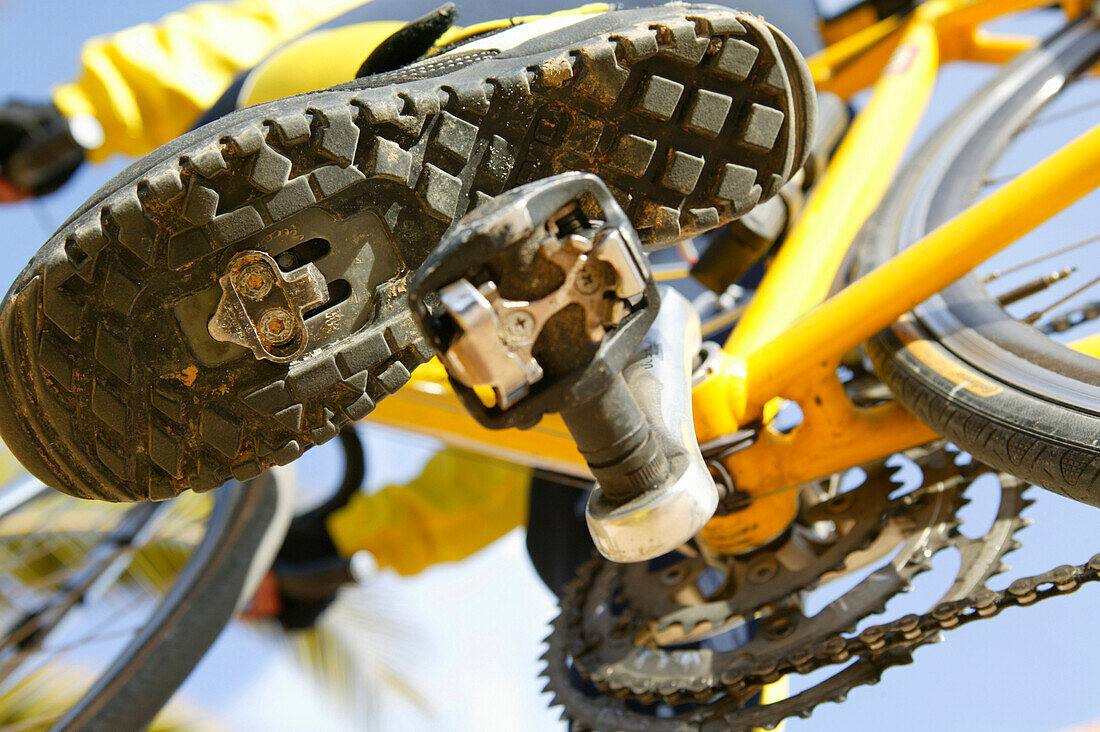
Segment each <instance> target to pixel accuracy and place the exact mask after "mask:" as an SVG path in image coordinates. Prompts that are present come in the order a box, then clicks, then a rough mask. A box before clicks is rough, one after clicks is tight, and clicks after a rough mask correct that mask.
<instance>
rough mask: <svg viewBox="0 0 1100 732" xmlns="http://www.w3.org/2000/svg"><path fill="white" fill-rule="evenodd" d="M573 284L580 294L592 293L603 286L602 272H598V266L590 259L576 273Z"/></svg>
mask: <svg viewBox="0 0 1100 732" xmlns="http://www.w3.org/2000/svg"><path fill="white" fill-rule="evenodd" d="M573 286H574V287H576V288H577V292H579V293H581V294H582V295H594V294H595V293H596V291H597V290H599V289H600V287H601V286H603V273H602V272H600V270H599V266H598V265H597V264H596V263H595V262H592V261H589V262H588V263H587V264H585V265H584V267H583V268H582V269H581V271H580V272H578V273H577V278H576V279H575V280H574V281H573Z"/></svg>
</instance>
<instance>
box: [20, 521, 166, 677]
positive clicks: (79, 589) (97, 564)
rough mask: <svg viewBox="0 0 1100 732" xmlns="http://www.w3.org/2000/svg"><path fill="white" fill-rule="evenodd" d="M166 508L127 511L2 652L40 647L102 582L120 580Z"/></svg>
mask: <svg viewBox="0 0 1100 732" xmlns="http://www.w3.org/2000/svg"><path fill="white" fill-rule="evenodd" d="M164 505H165V504H156V503H139V504H137V505H136V506H134V507H133V508H131V509H129V510H128V511H126V513H125V514H123V516H122V519H121V520H120V521H119V522H118V525H117V527H116V528H115V530H114V531H113V532H111V533H110V534H108V535H106V536H105V537H104V540H103V541H102V542H100V543H99V544H98V545H96V546H95V547H93V548H92V549H91V551H89V552H88V554H87V559H86V560H85V564H84V566H83V567H82V568H81V569H80V571H79V572H77V573H75V574H74V575H73V576H72V577H71V578H69V579H67V580H66V581H65V583H64V584H63V585H62V587H61V588H60V591H59V592H58V593H57V594H55V595H54V596H53V597H52V598H50V599H49V600H47V601H46V602H44V603H43V604H42V605H41V606H39V607H38V608H37V609H36V610H34V611H33V612H31V613H28V614H27V615H25V616H24V617H23V618H22V619H21V620H20V621H19V622H18V623H17V624H16V627H15V628H14V629H13V631H12V632H11V634H10V635H9V636H8V637H7V638H5V639H4V640H3V641H0V651H9V650H10V649H11V648H12V647H13V646H18V647H20V648H25V647H26V646H27V645H28V644H30V645H36V646H40V645H41V644H42V642H43V641H44V640H45V637H46V635H48V634H49V632H50V631H51V630H53V629H54V628H55V627H57V625H58V623H60V622H61V619H62V618H63V617H64V616H65V613H66V612H67V611H68V610H70V609H71V608H72V607H73V606H74V605H76V604H77V603H80V602H82V601H83V600H84V598H85V597H86V596H87V595H88V594H89V593H90V592H99V591H101V590H102V587H103V586H102V584H101V582H100V580H102V579H104V578H108V577H109V578H111V579H112V580H113V579H114V578H117V576H118V574H120V573H121V570H118V568H117V565H118V564H119V560H124V559H125V558H126V557H127V555H129V554H130V553H132V552H133V550H134V547H135V541H136V540H137V539H138V537H140V536H142V535H144V533H145V532H144V531H143V529H144V528H145V526H146V525H147V524H148V523H149V522H150V520H151V519H152V518H153V517H154V516H155V515H156V514H157V513H158V512H160V511H161V509H162V508H163V506H164ZM5 665H8V664H5ZM11 670H12V668H11V667H10V666H9V667H8V668H6V669H3V670H2V671H0V679H2V678H3V677H6V676H7V675H8V674H9V673H10V672H11Z"/></svg>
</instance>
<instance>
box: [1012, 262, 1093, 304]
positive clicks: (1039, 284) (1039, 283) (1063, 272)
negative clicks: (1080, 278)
mask: <svg viewBox="0 0 1100 732" xmlns="http://www.w3.org/2000/svg"><path fill="white" fill-rule="evenodd" d="M1076 271H1077V268H1076V267H1066V268H1065V269H1060V270H1058V271H1056V272H1051V273H1050V274H1048V275H1043V276H1042V277H1039V278H1037V279H1034V280H1032V281H1031V282H1025V283H1024V284H1022V285H1020V286H1019V287H1014V288H1012V289H1011V290H1009V291H1008V292H1006V293H1004V294H1003V295H998V296H997V302H999V303H1001V305H1011V304H1012V303H1014V302H1019V301H1020V300H1024V299H1026V298H1029V297H1031V296H1032V295H1038V294H1039V293H1040V292H1043V291H1044V290H1046V289H1047V288H1048V287H1050V286H1051V285H1053V284H1054V283H1055V282H1060V281H1061V280H1064V279H1065V278H1067V277H1069V276H1070V275H1071V274H1073V273H1074V272H1076Z"/></svg>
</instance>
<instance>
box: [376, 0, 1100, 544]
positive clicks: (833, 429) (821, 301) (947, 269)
mask: <svg viewBox="0 0 1100 732" xmlns="http://www.w3.org/2000/svg"><path fill="white" fill-rule="evenodd" d="M1047 4H1049V3H1047V2H1044V1H1043V0H931V1H930V2H927V3H925V4H923V5H921V6H919V7H918V8H917V9H916V10H914V11H913V12H911V13H909V14H908V15H907V16H904V17H902V16H894V17H891V18H887V19H885V20H882V21H879V22H877V23H875V24H873V25H869V26H867V27H865V28H862V29H860V30H858V31H856V32H855V33H853V34H852V35H849V36H847V37H846V38H844V39H842V40H841V41H839V42H837V43H835V44H833V45H831V46H829V47H828V48H827V49H825V50H824V51H822V52H821V53H819V54H817V55H816V56H814V57H813V58H811V59H810V67H811V70H812V72H813V75H814V79H815V82H816V84H817V86H818V88H819V89H821V90H827V91H832V92H834V93H836V94H839V95H840V96H842V97H844V98H849V97H851V95H853V94H855V93H856V92H858V91H860V90H862V89H864V88H866V87H868V86H869V85H871V84H873V92H872V96H871V99H870V101H869V102H868V104H867V105H866V107H865V108H864V110H863V111H862V112H861V113H860V115H859V116H858V117H857V118H856V120H855V122H854V123H853V125H852V127H851V129H850V130H849V132H848V134H847V135H846V137H845V139H844V141H843V142H842V144H841V146H840V147H839V149H838V150H837V152H836V154H835V155H834V157H833V159H832V161H831V163H830V166H829V168H828V170H827V172H826V174H825V176H824V178H823V179H822V180H821V181H820V183H819V184H818V186H817V188H816V189H815V191H814V193H813V195H812V197H811V199H810V201H809V202H808V204H807V206H806V209H805V211H804V212H803V214H802V216H801V218H800V219H799V220H798V222H797V223H796V225H795V226H794V228H793V229H792V230H791V232H790V233H789V235H788V236H787V239H786V241H785V242H784V244H783V246H782V248H781V249H780V251H779V253H778V255H777V256H776V257H775V259H774V260H773V261H772V263H771V265H770V266H769V268H768V271H767V274H766V276H765V278H764V280H763V282H762V283H761V285H760V287H759V289H758V290H757V292H756V294H755V296H754V297H753V299H752V302H751V303H750V305H749V307H748V309H747V310H746V312H745V313H744V315H743V316H742V318H741V319H740V321H739V322H738V324H737V326H736V328H735V330H734V332H733V334H732V335H731V337H730V339H729V341H728V342H727V343H726V345H725V347H724V350H723V359H724V363H723V366H722V368H720V369H719V370H718V371H716V372H715V373H714V374H712V375H711V376H710V377H709V378H708V379H707V380H706V381H705V382H704V383H702V384H700V385H699V386H698V387H696V389H695V391H694V394H693V409H694V416H695V426H696V431H697V433H698V437H699V440H700V441H707V440H711V439H713V438H716V437H719V436H721V435H725V434H730V433H732V432H734V431H736V430H737V429H738V428H739V427H741V426H744V425H748V424H752V423H758V422H759V423H763V424H764V425H765V427H764V429H762V430H761V434H760V437H759V439H758V440H757V441H756V442H755V443H754V444H753V445H752V446H751V447H749V448H747V449H745V450H742V451H740V452H737V453H735V454H733V455H731V456H729V457H728V458H727V459H726V460H725V465H726V468H727V469H728V470H729V472H730V474H731V476H732V477H733V480H734V484H735V485H736V486H737V488H738V490H739V491H743V492H745V493H747V494H749V495H750V496H751V497H752V498H753V499H754V500H753V501H752V502H751V503H750V504H749V506H748V508H746V509H744V510H742V511H739V512H736V513H733V514H730V515H728V516H724V517H716V518H714V519H712V520H711V522H710V523H709V524H708V525H707V527H706V528H705V529H704V531H703V538H704V539H705V540H706V542H707V543H708V545H709V546H710V547H711V548H712V549H714V550H716V551H721V552H734V551H739V550H742V549H746V548H749V547H752V546H755V545H758V544H761V543H763V542H765V541H767V540H769V539H771V538H772V537H774V536H775V535H776V534H778V533H779V532H780V531H782V530H783V529H784V528H785V527H786V526H787V525H788V524H789V523H790V521H791V520H792V518H793V516H794V513H795V511H796V510H797V491H795V490H792V488H795V487H797V486H799V485H800V484H802V483H805V482H806V481H809V480H813V479H816V478H820V477H822V476H825V475H829V474H831V473H834V472H837V471H841V470H844V469H847V468H849V467H852V466H856V465H860V464H863V463H866V462H868V461H870V460H873V459H876V458H880V457H883V456H886V455H890V454H892V453H894V452H898V451H900V450H904V449H907V448H910V447H913V446H915V445H919V444H921V443H924V442H927V441H929V440H932V439H934V438H935V436H936V435H935V434H934V433H933V432H932V431H931V430H930V429H929V428H927V427H926V426H924V425H923V424H922V423H921V422H919V421H918V420H917V419H916V418H915V417H913V416H912V415H911V414H910V413H909V412H907V411H906V410H905V409H904V408H902V407H901V406H900V405H899V404H897V403H895V402H890V403H887V404H883V405H879V406H875V407H871V408H860V407H856V406H855V405H853V404H852V403H851V402H850V400H849V399H848V398H847V396H846V394H845V392H844V389H843V387H842V386H841V384H840V382H839V380H838V379H837V376H836V369H837V366H838V365H839V363H840V360H841V358H842V357H843V356H844V355H845V354H847V353H848V352H849V351H851V350H852V349H853V348H855V347H857V346H858V345H859V344H860V343H862V342H863V341H865V340H867V339H868V338H869V337H871V336H872V335H874V334H875V333H877V332H879V331H880V330H882V329H883V328H886V327H887V326H889V325H890V324H891V323H893V322H894V321H895V320H897V319H898V318H900V317H901V316H903V315H904V314H905V313H906V312H908V311H909V310H910V309H912V308H913V307H914V306H915V305H917V304H919V303H920V302H922V301H924V300H926V299H927V298H929V297H930V296H932V295H934V294H935V293H936V292H939V291H940V290H942V289H944V288H945V287H947V286H948V285H950V284H951V283H952V282H954V281H955V280H957V279H958V278H960V277H962V276H963V275H964V274H966V273H967V272H969V271H971V270H973V269H974V267H975V266H977V265H978V264H980V263H981V262H982V261H984V260H985V259H987V258H989V257H990V256H992V255H993V254H994V253H996V252H997V251H999V250H1001V249H1002V248H1004V247H1005V246H1007V245H1008V244H1010V243H1011V242H1013V241H1015V240H1016V239H1018V238H1019V237H1021V236H1022V235H1023V234H1025V233H1027V232H1028V231H1030V230H1031V229H1033V228H1034V227H1036V226H1038V225H1039V224H1041V223H1042V222H1043V221H1045V220H1047V219H1048V218H1050V217H1051V216H1052V215H1054V214H1055V213H1057V212H1058V211H1060V210H1062V209H1063V208H1065V207H1066V206H1068V205H1070V204H1071V203H1073V202H1074V201H1076V200H1077V199H1079V198H1080V197H1081V196H1083V195H1085V194H1086V193H1088V192H1090V191H1091V190H1093V189H1094V188H1096V187H1098V186H1100V126H1097V127H1095V128H1093V129H1092V130H1091V131H1089V132H1087V133H1085V134H1084V135H1082V136H1081V137H1080V138H1078V139H1077V140H1075V141H1073V142H1071V143H1070V144H1069V145H1067V146H1065V147H1064V148H1063V149H1062V150H1061V151H1059V152H1057V153H1055V154H1054V155H1052V156H1050V157H1048V158H1047V159H1046V160H1044V161H1042V162H1041V163H1039V164H1038V165H1036V166H1035V167H1034V168H1032V169H1030V170H1028V171H1026V172H1025V173H1023V174H1021V175H1020V176H1018V177H1017V178H1015V179H1014V180H1013V181H1011V182H1010V183H1008V184H1006V185H1004V186H1003V187H1001V188H1000V189H998V190H997V191H996V192H994V193H993V194H991V195H990V196H988V197H987V198H985V199H983V200H982V201H980V202H979V203H977V204H975V205H974V206H973V207H971V208H970V209H969V210H967V211H965V212H964V213H962V214H960V215H959V216H958V217H956V218H955V219H953V220H952V221H950V222H948V223H946V224H944V225H943V226H941V227H940V228H939V229H937V230H936V231H933V232H932V233H930V234H928V235H927V236H926V237H925V238H924V239H922V240H921V241H919V242H917V243H916V244H914V245H913V246H912V247H910V248H909V249H907V250H905V251H904V252H902V253H901V254H899V255H898V256H896V257H895V258H894V259H892V260H891V261H890V262H888V263H886V264H885V265H883V266H882V267H880V268H879V269H877V270H875V271H874V272H872V273H870V274H868V275H867V276H865V277H863V278H862V279H860V280H858V281H856V282H854V283H852V284H850V285H848V286H847V287H845V288H844V289H842V290H840V291H839V292H837V293H836V294H833V295H832V296H830V292H831V291H832V290H833V289H834V286H835V283H836V282H837V281H838V279H839V276H840V272H839V271H840V269H841V266H842V263H843V261H844V259H845V256H846V254H847V252H848V250H849V248H850V246H851V244H852V241H853V240H854V238H855V236H856V233H857V232H858V231H859V229H860V227H861V226H862V225H863V223H864V222H865V221H866V220H867V218H868V217H869V216H870V215H871V213H872V212H873V211H874V209H875V207H876V206H877V205H878V203H879V201H880V200H881V199H882V197H883V195H884V194H885V192H886V189H887V187H888V186H889V184H890V182H891V180H892V178H893V175H894V172H895V170H896V168H897V166H898V164H899V162H900V160H901V158H902V155H903V153H904V151H905V149H906V147H907V145H908V144H909V142H910V140H911V138H912V135H913V132H914V130H915V128H916V126H917V124H918V122H919V120H920V118H921V115H922V113H923V110H924V108H925V105H926V104H927V101H928V99H929V97H930V95H931V92H932V87H933V83H934V81H935V78H936V73H937V70H938V68H939V66H940V65H941V64H943V63H946V62H949V61H954V60H968V61H987V62H995V63H1000V62H1004V61H1006V60H1008V59H1009V58H1011V57H1012V56H1013V55H1015V54H1016V53H1018V52H1019V51H1021V50H1023V49H1026V48H1029V47H1030V46H1031V45H1033V43H1034V40H1033V39H1031V38H1027V37H1016V36H1012V37H1008V36H1001V35H994V34H991V33H988V32H987V31H986V30H984V29H983V28H982V24H983V23H984V22H986V21H988V20H990V19H993V18H996V17H999V16H1002V15H1005V14H1007V13H1012V12H1016V11H1022V10H1027V9H1031V8H1035V7H1039V6H1044V5H1047ZM1063 7H1064V9H1065V10H1066V12H1067V14H1070V15H1073V14H1076V13H1079V12H1082V11H1083V10H1085V5H1084V3H1083V2H1080V0H1075V1H1073V2H1068V1H1067V2H1064V3H1063ZM913 347H916V348H917V349H918V351H919V350H920V347H919V344H915V345H914V346H913ZM1075 347H1077V348H1079V349H1080V350H1082V351H1085V352H1089V353H1094V354H1097V355H1100V339H1097V338H1093V339H1086V340H1085V341H1082V342H1079V343H1078V344H1075ZM925 352H927V353H928V354H929V358H934V357H935V356H934V351H932V349H927V350H926V351H925ZM779 398H782V399H788V400H793V401H795V402H797V403H798V404H799V405H800V407H801V409H802V412H803V419H802V422H801V424H800V425H799V426H798V427H797V428H795V429H794V430H793V431H792V432H790V433H789V434H781V433H779V432H777V431H774V430H772V429H769V428H768V427H767V423H768V421H769V418H770V416H771V414H772V412H773V410H774V405H775V404H776V403H777V402H776V401H774V400H777V399H779ZM372 419H373V420H374V421H378V422H382V423H385V424H388V425H392V426H396V427H401V428H404V429H409V430H412V431H416V432H418V433H422V434H428V435H433V436H436V437H439V438H440V439H442V440H443V441H445V442H448V443H451V444H457V445H460V446H462V447H466V448H470V449H474V450H477V451H481V452H484V453H488V454H493V455H496V456H499V457H504V458H507V459H510V460H514V461H517V462H522V463H526V464H531V465H536V466H542V467H548V468H553V469H556V470H560V471H565V472H570V473H575V474H582V475H583V474H585V473H586V469H585V467H584V463H583V461H582V460H581V458H580V456H579V455H578V454H577V452H576V448H575V447H574V446H573V443H572V440H571V439H570V437H569V434H568V432H567V431H566V430H565V427H564V425H563V424H562V422H561V420H560V419H558V418H556V417H548V418H546V419H543V421H542V422H541V423H540V424H539V425H538V426H537V427H535V428H534V429H532V430H529V431H525V432H521V431H516V430H511V431H507V432H495V431H490V430H486V429H483V428H481V427H480V426H478V425H476V424H475V423H474V422H473V420H472V419H470V418H469V417H468V416H467V415H466V412H465V410H464V409H463V408H462V407H461V405H460V404H459V402H458V401H457V399H455V398H454V395H453V394H451V393H450V390H449V388H448V386H447V380H446V374H445V373H444V372H443V369H442V368H441V367H440V366H439V364H438V363H435V362H433V363H432V364H428V365H425V366H423V367H421V368H420V369H418V370H417V371H416V373H415V374H414V379H413V381H412V382H411V383H410V384H409V386H407V387H406V388H405V389H403V390H402V391H400V392H399V393H398V394H397V395H395V396H394V397H391V398H390V399H387V400H386V401H383V402H382V403H381V404H379V406H378V409H377V410H376V411H375V412H374V414H373V416H372Z"/></svg>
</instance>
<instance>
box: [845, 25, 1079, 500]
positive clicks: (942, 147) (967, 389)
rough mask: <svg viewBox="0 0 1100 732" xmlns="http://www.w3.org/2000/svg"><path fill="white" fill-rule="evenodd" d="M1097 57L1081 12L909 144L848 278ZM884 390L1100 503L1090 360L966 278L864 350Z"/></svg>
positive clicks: (906, 240) (929, 214)
mask: <svg viewBox="0 0 1100 732" xmlns="http://www.w3.org/2000/svg"><path fill="white" fill-rule="evenodd" d="M1098 58H1100V18H1098V17H1097V16H1096V15H1094V14H1089V13H1086V14H1085V15H1083V16H1080V17H1079V18H1077V19H1076V20H1074V21H1072V22H1070V23H1067V24H1066V25H1065V26H1064V27H1063V28H1062V29H1061V30H1060V31H1058V32H1057V33H1055V34H1054V35H1053V36H1052V37H1051V38H1049V39H1048V40H1047V41H1046V42H1044V43H1043V44H1040V45H1039V46H1038V47H1037V48H1035V49H1034V50H1032V51H1028V52H1024V53H1022V54H1021V55H1020V56H1018V57H1017V58H1016V59H1015V60H1014V61H1013V62H1011V63H1010V64H1008V65H1006V66H1005V67H1004V68H1003V69H1002V70H1001V71H1000V73H999V74H998V75H997V76H996V77H995V78H994V80H993V81H992V82H990V83H989V84H988V85H987V86H986V87H984V88H983V89H982V90H981V91H979V92H978V93H977V94H976V95H974V96H973V97H972V98H971V99H970V100H969V101H968V102H967V103H966V104H965V105H964V106H963V108H962V109H961V110H959V111H958V112H957V114H956V115H955V116H954V117H953V118H952V119H950V120H949V121H948V122H947V123H945V124H944V125H943V126H942V127H941V128H940V129H939V130H938V131H937V132H936V133H935V134H934V135H933V136H932V137H931V138H930V139H929V141H928V142H927V143H926V144H925V145H924V146H923V147H922V148H921V149H920V151H919V152H918V153H917V155H916V156H915V157H914V158H913V160H912V161H911V162H910V163H909V165H908V167H907V168H906V170H905V171H904V172H903V173H902V175H901V176H900V177H899V178H898V180H897V181H896V182H895V183H894V185H893V186H892V188H891V191H890V193H889V194H888V195H887V197H886V198H885V199H884V201H883V204H882V205H881V206H880V207H879V209H878V210H877V211H876V212H875V214H874V215H873V216H872V218H871V219H870V220H869V221H868V222H867V224H866V225H865V226H864V227H863V229H862V230H861V232H860V235H859V237H858V238H857V240H856V243H855V245H854V246H855V254H856V261H855V268H854V274H855V275H856V276H861V275H863V274H866V273H867V272H869V271H871V270H872V269H874V268H875V267H877V266H879V265H880V264H882V263H884V262H885V261H887V260H888V259H889V258H890V257H892V256H893V255H895V254H897V253H898V252H899V251H901V250H902V249H904V248H906V247H908V246H910V245H911V244H913V243H914V242H916V241H917V240H919V239H920V238H921V237H922V236H923V235H924V234H926V233H927V232H929V231H932V230H933V229H935V228H936V227H937V226H939V225H940V224H942V223H944V222H946V221H947V220H949V219H950V218H952V217H953V216H955V215H956V214H958V213H959V212H960V211H961V210H963V209H965V208H966V207H967V206H968V205H969V204H970V203H971V202H972V201H974V200H975V198H976V196H977V194H978V189H979V188H980V185H981V183H982V180H983V176H984V175H985V173H986V171H988V170H990V168H991V166H992V165H993V163H994V162H995V161H996V160H998V159H999V158H1000V156H1001V154H1002V153H1003V152H1004V150H1005V149H1006V148H1007V146H1008V144H1009V143H1010V142H1011V141H1012V140H1013V139H1014V137H1015V135H1016V133H1017V132H1018V131H1019V130H1021V129H1022V128H1023V126H1024V125H1026V124H1027V123H1028V122H1029V120H1031V119H1032V117H1033V115H1034V114H1035V113H1036V112H1037V111H1038V110H1039V109H1040V108H1042V107H1043V106H1044V105H1045V104H1046V103H1047V102H1048V101H1049V100H1050V99H1052V98H1053V97H1054V95H1055V94H1057V93H1058V92H1059V91H1061V90H1062V89H1063V88H1064V87H1065V85H1066V84H1067V83H1068V80H1070V79H1072V78H1073V77H1074V76H1075V75H1077V74H1079V73H1080V72H1082V71H1083V70H1085V69H1088V68H1090V67H1091V66H1092V65H1093V64H1094V63H1096V61H1097V59H1098ZM865 350H866V352H867V354H868V356H869V357H870V359H871V361H872V362H873V364H874V365H875V368H876V371H877V372H878V374H879V376H880V377H881V378H882V379H883V381H884V382H885V383H886V384H887V385H888V386H889V387H890V388H891V390H892V391H893V392H894V394H895V396H896V397H897V398H898V399H899V400H900V401H901V402H902V403H903V404H904V405H905V406H906V407H907V408H908V409H910V410H911V411H912V412H913V413H914V414H916V415H917V416H918V417H919V418H920V419H921V420H922V421H924V422H925V423H926V424H928V426H930V427H931V428H932V429H934V430H936V431H937V432H939V433H940V434H942V435H944V436H946V437H947V438H948V439H950V440H952V441H953V442H955V443H956V444H958V445H959V446H960V447H961V448H963V449H964V450H966V451H968V452H970V453H971V454H972V455H974V456H975V457H976V458H977V459H978V460H980V461H982V462H984V463H987V464H989V465H991V466H993V467H995V468H998V469H1000V470H1005V471H1007V472H1009V473H1012V474H1014V475H1017V476H1019V477H1021V478H1023V479H1025V480H1028V481H1030V482H1032V483H1034V484H1036V485H1039V486H1041V487H1043V488H1046V489H1048V490H1051V491H1054V492H1056V493H1060V494H1062V495H1064V496H1067V497H1069V498H1072V499H1074V500H1077V501H1081V502H1083V503H1086V504H1090V505H1094V506H1096V505H1100V444H1098V443H1100V441H1098V440H1097V435H1100V360H1097V359H1094V358H1091V357H1089V356H1086V355H1083V354H1081V353H1077V352H1075V351H1072V350H1070V349H1069V348H1067V347H1066V346H1064V345H1061V344H1059V343H1057V342H1055V341H1053V340H1051V339H1050V338H1049V337H1047V336H1046V335H1044V334H1043V333H1041V332H1040V331H1038V330H1036V329H1035V328H1032V327H1031V326H1029V325H1025V324H1024V323H1022V322H1020V321H1018V320H1016V319H1014V318H1013V317H1012V316H1010V315H1009V314H1008V313H1006V312H1005V310H1004V308H1003V307H1001V305H1000V304H999V303H998V302H997V301H996V300H995V299H994V298H993V297H992V296H991V295H990V294H989V293H988V292H987V291H986V290H985V288H984V287H983V285H982V283H981V282H980V281H979V279H978V278H977V277H976V276H975V275H974V274H973V273H972V274H969V275H967V276H966V277H964V278H963V279H961V280H960V281H958V282H956V283H955V284H953V285H952V286H951V287H949V288H947V289H946V290H944V291H943V292H941V293H939V294H938V295H936V296H935V297H933V298H931V299H929V300H928V301H926V302H925V303H922V304H921V305H920V306H918V307H917V308H915V309H914V310H913V311H911V312H910V313H908V314H907V315H906V316H904V317H902V318H901V319H899V320H898V321H897V322H896V323H894V325H892V326H891V327H890V328H887V329H886V330H884V331H883V332H881V333H880V334H878V335H877V336H875V337H874V338H872V339H871V340H870V341H869V342H868V343H867V344H866V345H865Z"/></svg>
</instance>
